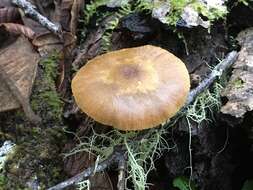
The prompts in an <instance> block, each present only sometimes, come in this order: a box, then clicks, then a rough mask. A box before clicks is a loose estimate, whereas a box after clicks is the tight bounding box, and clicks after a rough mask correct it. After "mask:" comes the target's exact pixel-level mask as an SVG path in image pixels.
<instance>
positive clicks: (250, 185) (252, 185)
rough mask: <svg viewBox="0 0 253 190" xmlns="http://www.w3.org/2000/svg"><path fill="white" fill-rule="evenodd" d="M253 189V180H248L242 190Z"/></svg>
mask: <svg viewBox="0 0 253 190" xmlns="http://www.w3.org/2000/svg"><path fill="white" fill-rule="evenodd" d="M252 189H253V179H251V180H246V181H245V182H244V184H243V187H242V190H252Z"/></svg>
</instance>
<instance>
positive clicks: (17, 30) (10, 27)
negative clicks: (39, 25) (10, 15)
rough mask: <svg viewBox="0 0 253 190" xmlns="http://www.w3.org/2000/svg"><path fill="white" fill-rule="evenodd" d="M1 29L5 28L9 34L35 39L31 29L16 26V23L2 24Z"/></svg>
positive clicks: (19, 25)
mask: <svg viewBox="0 0 253 190" xmlns="http://www.w3.org/2000/svg"><path fill="white" fill-rule="evenodd" d="M0 27H4V28H5V29H6V30H7V31H8V32H10V33H13V34H17V35H20V34H23V35H24V36H26V37H27V38H29V39H33V38H34V35H35V33H34V32H33V31H32V30H31V29H30V28H29V27H26V26H24V25H21V24H14V23H2V24H0Z"/></svg>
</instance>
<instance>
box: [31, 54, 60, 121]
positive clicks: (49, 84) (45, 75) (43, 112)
mask: <svg viewBox="0 0 253 190" xmlns="http://www.w3.org/2000/svg"><path fill="white" fill-rule="evenodd" d="M58 60H59V55H57V54H52V55H51V56H49V57H48V58H45V59H43V60H42V61H41V62H40V65H41V67H42V69H41V70H40V71H39V72H40V73H39V76H38V78H37V80H36V81H35V89H34V93H33V95H32V100H31V105H32V108H33V109H34V110H35V111H36V112H37V113H39V115H40V116H41V117H42V119H46V120H47V121H49V120H52V121H56V122H61V115H62V111H63V102H62V101H61V99H60V97H59V95H58V93H57V91H56V86H55V81H56V77H57V75H58V71H57V63H58Z"/></svg>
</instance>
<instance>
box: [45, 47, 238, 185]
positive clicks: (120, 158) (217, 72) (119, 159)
mask: <svg viewBox="0 0 253 190" xmlns="http://www.w3.org/2000/svg"><path fill="white" fill-rule="evenodd" d="M237 57H238V53H237V52H236V51H232V52H230V53H228V55H227V56H226V57H225V59H224V60H223V61H221V62H220V63H219V64H218V65H216V67H215V68H214V69H213V71H212V72H211V73H210V74H209V75H208V77H207V78H206V79H205V80H203V81H202V82H201V83H200V84H199V85H198V87H196V88H195V89H193V90H191V91H190V93H189V96H188V99H187V101H186V104H185V106H184V107H187V106H188V105H189V104H191V103H192V102H193V101H194V100H195V98H196V97H197V96H198V95H199V94H200V93H202V92H203V91H204V90H205V89H207V88H208V87H209V86H210V85H211V84H212V83H213V82H214V81H215V80H216V79H217V78H218V77H220V76H221V75H222V74H223V72H224V71H226V70H227V69H228V68H230V67H231V66H232V65H233V63H234V62H235V61H236V59H237ZM145 134H146V133H144V135H145ZM118 148H119V147H117V148H116V147H115V150H114V152H113V153H112V154H111V155H110V156H109V157H108V158H107V159H106V160H105V161H103V162H101V163H99V164H98V165H97V166H96V169H95V166H91V167H89V168H87V169H86V170H84V171H83V172H81V173H79V174H78V175H76V176H74V177H72V178H70V179H68V180H66V181H64V182H61V183H59V184H58V185H56V186H54V187H51V188H49V189H48V190H61V189H64V188H65V187H68V186H70V185H74V184H77V183H78V182H80V181H82V180H84V179H87V178H88V177H90V176H91V175H92V174H93V173H94V172H101V171H104V170H105V169H107V168H109V167H110V166H111V165H113V164H115V163H117V164H118V169H119V179H118V189H120V190H123V189H124V187H125V179H123V178H125V168H126V166H125V164H126V160H125V157H124V155H125V151H122V150H120V149H118ZM119 150H120V151H119Z"/></svg>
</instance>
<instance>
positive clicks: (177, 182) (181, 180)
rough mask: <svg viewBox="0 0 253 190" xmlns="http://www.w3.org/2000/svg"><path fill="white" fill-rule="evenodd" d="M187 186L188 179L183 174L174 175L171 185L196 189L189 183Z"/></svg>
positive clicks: (186, 189) (190, 189)
mask: <svg viewBox="0 0 253 190" xmlns="http://www.w3.org/2000/svg"><path fill="white" fill-rule="evenodd" d="M190 186H191V187H189V179H188V178H186V177H184V176H179V177H176V178H175V179H174V180H173V187H177V188H178V189H180V190H196V188H195V185H194V184H192V183H191V185H190Z"/></svg>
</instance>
